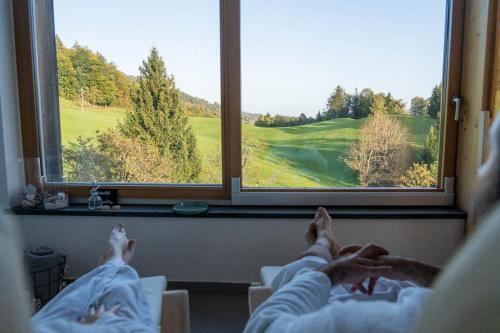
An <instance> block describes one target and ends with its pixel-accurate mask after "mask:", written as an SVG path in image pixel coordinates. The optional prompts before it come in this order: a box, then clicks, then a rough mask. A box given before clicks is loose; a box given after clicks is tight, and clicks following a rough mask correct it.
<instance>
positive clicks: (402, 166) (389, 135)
mask: <svg viewBox="0 0 500 333" xmlns="http://www.w3.org/2000/svg"><path fill="white" fill-rule="evenodd" d="M347 154H348V156H347V158H345V160H344V161H345V163H346V164H347V165H348V166H349V167H350V168H351V169H353V170H356V171H357V172H358V174H359V183H360V185H361V186H363V187H366V186H377V185H378V186H392V185H394V184H395V183H396V182H397V180H398V178H399V177H400V176H401V175H402V174H403V172H404V170H406V167H407V165H408V131H407V129H406V128H405V127H403V126H402V125H401V124H400V123H399V122H398V121H397V120H396V119H394V118H392V117H390V116H387V115H384V114H381V113H375V114H374V115H373V116H371V117H370V118H369V119H368V120H367V122H366V123H365V124H364V125H363V127H362V129H361V133H360V139H359V141H357V142H356V143H354V144H353V145H352V146H351V147H350V148H349V150H348V153H347Z"/></svg>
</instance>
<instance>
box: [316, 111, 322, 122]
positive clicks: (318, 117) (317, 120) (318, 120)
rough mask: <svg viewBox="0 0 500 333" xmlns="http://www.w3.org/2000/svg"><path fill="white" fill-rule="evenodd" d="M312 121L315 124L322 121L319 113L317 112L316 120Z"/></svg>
mask: <svg viewBox="0 0 500 333" xmlns="http://www.w3.org/2000/svg"><path fill="white" fill-rule="evenodd" d="M314 121H315V122H317V123H319V122H320V121H323V116H322V115H321V111H318V113H317V114H316V118H314Z"/></svg>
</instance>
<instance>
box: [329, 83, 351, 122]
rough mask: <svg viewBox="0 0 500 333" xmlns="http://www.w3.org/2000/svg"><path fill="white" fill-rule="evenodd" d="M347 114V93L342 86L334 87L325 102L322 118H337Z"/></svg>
mask: <svg viewBox="0 0 500 333" xmlns="http://www.w3.org/2000/svg"><path fill="white" fill-rule="evenodd" d="M348 115H349V95H348V94H347V93H346V91H345V89H344V88H343V87H342V86H337V87H335V91H334V92H332V93H331V95H330V97H329V98H328V100H327V102H326V111H325V114H324V118H325V119H327V120H329V119H337V118H344V117H347V116H348Z"/></svg>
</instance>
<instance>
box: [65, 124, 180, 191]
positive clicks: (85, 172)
mask: <svg viewBox="0 0 500 333" xmlns="http://www.w3.org/2000/svg"><path fill="white" fill-rule="evenodd" d="M64 163H65V173H66V175H67V177H68V179H69V181H74V182H94V181H96V182H127V183H132V182H134V183H137V182H144V183H156V182H162V183H172V182H178V177H177V175H176V173H175V168H174V165H173V162H172V160H171V159H170V158H169V157H168V156H166V155H163V156H162V155H160V153H159V151H158V148H156V147H154V146H152V145H147V144H144V143H141V142H139V141H137V140H133V139H129V138H127V137H125V136H123V135H120V134H118V133H116V132H113V131H111V130H110V131H107V132H104V133H99V134H98V135H97V137H96V139H93V138H82V137H79V138H78V139H77V142H76V143H71V144H70V145H69V147H67V148H65V150H64Z"/></svg>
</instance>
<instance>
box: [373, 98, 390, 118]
mask: <svg viewBox="0 0 500 333" xmlns="http://www.w3.org/2000/svg"><path fill="white" fill-rule="evenodd" d="M370 113H371V114H372V115H373V116H375V115H383V114H386V113H387V109H386V107H385V96H384V94H382V93H381V94H376V95H375V96H374V97H373V103H372V106H371V109H370Z"/></svg>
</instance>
